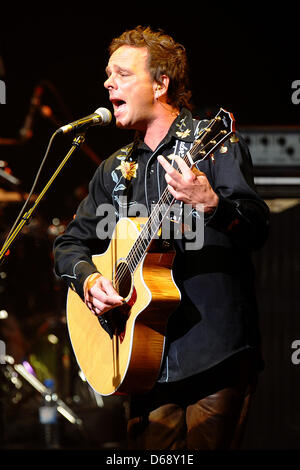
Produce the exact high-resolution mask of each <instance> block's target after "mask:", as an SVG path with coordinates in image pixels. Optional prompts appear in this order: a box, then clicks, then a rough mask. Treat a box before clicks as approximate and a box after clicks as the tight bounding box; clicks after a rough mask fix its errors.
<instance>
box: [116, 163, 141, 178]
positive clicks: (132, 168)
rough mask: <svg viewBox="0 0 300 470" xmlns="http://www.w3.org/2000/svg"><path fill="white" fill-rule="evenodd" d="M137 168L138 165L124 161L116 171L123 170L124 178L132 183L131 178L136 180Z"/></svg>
mask: <svg viewBox="0 0 300 470" xmlns="http://www.w3.org/2000/svg"><path fill="white" fill-rule="evenodd" d="M137 168H138V163H136V162H130V161H126V160H123V161H121V164H120V165H119V166H117V167H116V170H121V173H122V176H123V177H124V178H125V179H127V180H129V181H130V180H131V178H136V170H137Z"/></svg>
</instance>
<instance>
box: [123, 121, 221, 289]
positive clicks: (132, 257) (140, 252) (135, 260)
mask: <svg viewBox="0 0 300 470" xmlns="http://www.w3.org/2000/svg"><path fill="white" fill-rule="evenodd" d="M214 120H215V121H216V120H217V119H216V118H215V119H214ZM214 120H212V121H214ZM206 129H207V128H206ZM206 129H205V130H206ZM220 134H221V132H220V131H219V133H218V134H216V135H215V136H214V139H216V138H218V136H219V135H220ZM205 135H207V132H206V133H205V134H204V135H203V136H202V139H201V142H198V143H197V144H196V145H195V146H193V147H192V149H191V151H190V152H189V153H190V155H191V156H197V154H198V151H197V150H196V149H197V148H198V147H199V146H201V144H202V141H203V138H204V137H205ZM224 138H226V136H225V137H224ZM197 140H199V139H197ZM211 140H212V139H211ZM211 140H210V141H208V142H207V143H206V144H204V145H202V148H201V150H202V151H203V150H204V149H205V147H207V145H209V144H210V143H211ZM221 142H222V140H220V142H218V144H220V143H221ZM211 150H212V149H211ZM207 156H208V154H206V155H205V156H204V157H203V159H202V160H204V159H205V158H207ZM183 160H184V161H185V163H187V164H189V165H190V167H191V166H192V164H191V162H190V160H189V158H188V154H186V155H185V156H184V157H183ZM179 171H180V170H179ZM170 196H171V198H172V195H171V194H170V192H169V190H168V188H166V189H165V191H164V192H163V194H162V196H161V198H160V200H159V202H158V203H157V204H156V206H155V208H154V209H153V211H152V213H151V214H150V216H149V218H148V220H147V223H146V224H145V226H144V228H143V229H142V231H141V233H140V235H139V237H138V239H137V240H136V242H135V244H134V245H133V247H132V248H131V250H130V251H129V253H128V255H127V257H126V262H123V263H122V264H123V266H121V269H120V270H119V271H118V270H117V272H116V281H117V283H118V284H121V282H122V280H123V279H124V278H125V279H128V278H129V276H131V274H133V272H134V271H135V270H136V268H137V266H138V265H139V263H140V261H141V259H142V257H143V256H144V254H145V252H146V249H147V247H148V246H149V244H150V243H151V241H152V239H153V235H152V236H151V238H150V239H149V238H148V239H147V238H146V235H147V234H146V233H145V232H148V237H149V232H150V235H151V231H150V228H151V224H152V225H154V223H156V224H157V223H158V226H157V227H156V228H155V230H152V233H154V234H155V233H156V232H157V230H158V229H159V227H160V225H161V223H162V221H157V216H158V215H159V214H160V207H161V202H168V209H167V211H166V213H165V214H164V216H163V217H162V220H163V219H164V217H165V216H166V215H167V212H168V210H169V208H170V204H171V205H172V204H173V202H174V200H175V198H173V199H172V201H171V203H170V201H168V199H169V198H170ZM152 219H154V220H153V221H152ZM148 226H149V227H148ZM128 270H129V271H130V274H129V273H128Z"/></svg>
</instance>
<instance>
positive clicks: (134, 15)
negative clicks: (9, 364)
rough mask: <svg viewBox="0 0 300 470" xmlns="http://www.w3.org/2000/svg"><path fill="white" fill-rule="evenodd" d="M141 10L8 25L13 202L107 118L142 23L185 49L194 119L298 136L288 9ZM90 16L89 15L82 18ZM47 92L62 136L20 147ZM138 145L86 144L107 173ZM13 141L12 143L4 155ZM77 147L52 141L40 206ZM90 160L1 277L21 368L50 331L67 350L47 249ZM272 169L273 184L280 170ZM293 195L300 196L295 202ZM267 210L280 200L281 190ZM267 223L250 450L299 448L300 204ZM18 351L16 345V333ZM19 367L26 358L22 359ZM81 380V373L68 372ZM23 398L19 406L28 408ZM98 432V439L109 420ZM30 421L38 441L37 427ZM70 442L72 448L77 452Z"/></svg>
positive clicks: (41, 121)
mask: <svg viewBox="0 0 300 470" xmlns="http://www.w3.org/2000/svg"><path fill="white" fill-rule="evenodd" d="M139 5H140V4H138V3H135V2H130V3H128V4H125V5H124V6H122V7H120V6H119V5H115V4H113V3H111V4H110V5H107V6H106V7H103V6H102V4H101V7H99V10H97V11H94V12H93V11H91V10H89V14H87V15H86V14H81V13H80V14H79V13H78V14H77V15H73V14H71V13H70V12H69V11H64V10H60V11H61V14H60V15H50V14H48V13H46V12H45V13H46V14H45V15H39V16H37V15H33V14H29V12H28V11H26V9H25V8H24V14H23V12H21V11H20V10H19V9H18V15H14V14H12V13H10V14H3V17H2V18H1V28H0V57H2V61H3V65H4V70H2V76H0V78H1V79H2V80H4V81H5V84H6V93H7V96H6V104H5V105H2V106H0V160H4V161H6V162H7V163H8V166H9V168H10V169H11V171H12V174H13V175H14V176H16V177H17V178H18V179H20V181H21V185H20V187H13V186H12V185H8V183H7V182H6V181H4V180H3V181H2V180H1V186H2V187H3V188H5V189H6V190H7V191H16V192H18V191H20V190H22V191H29V189H30V187H31V185H32V183H33V180H34V177H35V175H36V172H37V170H38V167H39V165H40V163H41V160H42V157H43V155H44V153H45V150H46V147H47V145H48V142H49V139H50V136H51V135H52V133H53V132H54V131H55V129H56V128H57V125H62V124H66V123H68V122H70V121H72V120H74V119H78V118H80V117H83V116H85V115H87V114H90V113H92V112H94V110H95V109H97V108H98V107H100V106H103V107H108V108H110V103H109V101H108V99H107V94H106V91H105V90H104V88H103V82H104V80H105V73H104V69H105V66H106V64H107V60H108V55H107V47H108V45H109V43H110V41H111V39H112V38H113V37H114V36H117V35H119V34H121V33H122V32H123V31H124V30H125V29H130V28H132V27H134V26H136V25H138V24H142V25H151V26H152V27H154V28H162V29H163V30H165V31H166V32H167V33H169V34H171V35H172V36H173V37H174V38H175V39H176V40H177V41H178V42H181V43H183V44H184V45H185V46H186V49H187V52H188V56H189V60H190V68H191V86H192V91H193V97H194V103H195V106H196V110H197V113H198V114H200V115H203V116H205V115H207V114H209V113H210V112H214V110H216V109H218V108H219V107H220V106H222V107H224V108H225V109H228V110H230V111H231V112H232V113H233V114H234V116H235V119H236V121H237V126H238V127H239V126H243V127H247V126H253V125H255V126H257V125H258V126H262V127H264V126H265V127H267V126H270V125H271V126H298V125H299V111H300V105H298V106H297V105H294V104H293V103H292V101H291V94H292V89H291V84H292V82H293V81H294V80H296V79H299V78H300V77H299V66H298V56H299V51H297V49H298V43H297V34H298V25H297V14H296V12H295V11H293V10H292V9H290V10H289V9H288V8H286V9H285V11H283V8H282V7H281V8H280V7H279V6H273V7H272V11H271V10H270V11H261V9H260V8H259V6H258V5H255V4H253V3H247V4H241V3H239V4H236V5H235V4H234V3H231V4H229V5H227V6H226V8H225V7H224V8H220V7H215V8H208V7H207V8H204V7H203V6H201V5H200V7H199V6H198V4H197V3H194V2H175V3H170V4H169V5H168V4H166V2H164V5H163V6H162V5H161V3H151V4H149V5H146V6H143V8H141V7H140V6H139ZM41 8H45V10H46V9H48V7H44V6H43V7H41ZM82 10H84V8H83V7H82V6H81V8H80V12H81V11H82ZM0 73H1V69H0ZM41 84H42V86H43V92H42V96H41V105H42V106H48V107H50V109H51V110H52V113H53V115H54V116H55V118H56V119H57V123H56V124H55V123H54V122H53V121H52V120H51V119H49V118H45V117H43V116H42V115H41V113H40V109H37V110H36V111H35V114H34V118H33V122H32V132H33V135H32V136H31V137H30V138H27V139H25V140H23V141H22V140H21V139H20V129H21V128H22V127H23V125H24V121H25V118H26V116H27V115H28V112H29V108H30V102H31V98H32V96H33V93H34V90H35V89H36V87H37V86H38V85H41ZM131 138H132V134H131V133H130V132H128V131H120V130H117V129H116V128H115V127H114V125H113V124H111V125H110V126H108V127H106V128H101V127H96V128H91V129H89V131H88V133H87V140H86V143H87V145H88V146H89V150H90V152H92V153H93V155H94V156H96V159H98V161H101V160H102V159H104V158H106V157H107V156H108V155H110V154H111V153H112V152H113V151H115V150H116V149H118V148H119V147H120V146H122V145H123V144H124V143H127V142H128V141H129V140H131ZM1 139H2V144H1ZM4 139H13V141H12V142H10V144H9V142H6V144H5V142H4ZM70 145H71V138H70V137H69V136H63V137H59V138H57V140H55V142H54V144H53V147H52V149H51V152H50V154H49V157H48V160H47V164H46V166H45V168H44V170H43V172H42V175H41V179H40V180H39V183H38V186H37V188H36V191H35V192H36V193H38V192H39V191H40V190H41V188H42V187H43V185H44V184H45V182H46V181H47V180H48V179H49V177H50V176H51V174H52V173H53V171H54V169H55V168H56V166H57V164H58V163H59V162H60V161H61V160H62V157H63V156H64V155H65V154H66V152H67V151H68V149H69V148H70ZM90 152H89V154H88V152H87V151H84V150H83V149H80V150H79V151H78V152H77V153H76V154H75V155H73V156H72V158H71V160H70V161H69V162H68V164H67V166H66V167H65V168H64V170H63V171H62V173H61V174H60V175H59V177H58V179H57V180H56V181H55V183H54V185H53V186H52V187H51V189H50V190H49V192H48V193H47V196H46V198H45V200H43V201H42V203H41V204H40V206H39V209H38V211H37V213H36V215H35V217H34V219H33V221H32V224H30V226H29V228H28V227H26V228H25V230H24V232H23V233H22V235H21V236H20V239H19V240H18V241H17V242H16V244H15V245H14V246H13V248H12V250H11V255H10V257H9V260H7V262H6V263H5V266H4V268H3V272H4V273H5V278H4V280H2V282H3V285H2V287H1V302H2V305H3V306H1V305H0V307H1V308H6V309H7V310H8V311H9V314H10V318H12V319H14V321H15V323H16V325H15V330H16V331H19V329H20V331H21V334H22V335H23V340H22V341H23V342H24V344H23V343H22V341H21V340H20V342H21V343H22V347H21V346H20V350H21V351H22V348H23V352H24V354H25V356H26V355H27V356H28V355H30V354H32V352H33V351H34V352H35V354H36V355H37V356H39V355H40V357H41V355H42V353H41V349H43V347H41V346H40V338H41V337H43V334H46V333H47V332H49V331H58V335H59V336H60V338H62V341H63V342H65V343H66V344H67V343H68V339H67V337H66V332H65V326H64V314H65V312H64V299H65V289H64V286H63V285H62V284H61V282H60V281H58V280H57V279H55V278H54V276H53V272H52V255H51V247H52V243H53V239H54V235H55V227H57V226H53V218H58V219H59V221H60V222H59V223H60V224H61V225H62V227H63V226H64V224H66V223H67V222H68V221H69V220H70V218H71V217H72V214H73V212H74V211H75V209H76V206H77V204H78V201H79V200H80V199H81V197H82V196H83V195H84V193H85V190H86V185H87V183H88V181H89V179H90V178H91V176H92V175H93V173H94V171H95V169H96V167H97V163H96V161H95V160H93V159H92V158H91V157H90V156H89V155H90ZM269 170H270V173H271V172H272V169H271V168H270V169H269ZM267 171H268V170H267ZM295 171H297V169H296V170H295ZM258 189H259V188H258ZM281 196H282V194H281ZM293 196H294V197H296V198H297V197H299V195H298V194H297V191H296V192H295V194H294V195H293ZM283 197H284V194H283ZM269 198H276V191H274V194H270V195H269ZM0 204H1V232H2V237H4V235H5V233H7V230H8V229H9V228H10V227H11V225H12V223H13V221H14V218H15V217H16V215H17V213H18V210H19V209H20V205H19V204H18V203H8V202H6V201H2V202H1V201H0ZM271 217H272V220H271V222H272V224H271V228H272V230H271V234H270V238H269V241H268V243H267V245H266V247H265V248H264V250H262V252H261V253H257V254H255V256H254V260H255V264H256V267H257V290H258V300H259V305H260V310H261V327H262V336H263V348H264V355H265V359H266V369H265V372H264V373H263V374H262V378H261V381H260V384H259V387H258V391H257V394H256V398H255V400H254V404H253V408H252V411H251V414H250V421H249V427H248V431H247V434H246V439H245V444H244V447H245V448H246V449H249V448H250V449H299V448H300V444H299V442H300V439H299V437H300V410H299V404H298V402H297V394H298V393H299V390H300V383H299V373H300V369H299V368H300V365H299V366H298V367H297V365H294V364H292V362H291V353H292V350H291V343H292V341H293V340H295V339H300V321H299V319H298V317H299V307H298V299H299V295H298V288H297V285H298V279H299V271H300V266H299V248H298V240H297V230H298V226H299V222H298V221H299V206H298V205H297V203H296V204H295V205H294V206H293V207H292V208H291V209H288V210H286V211H284V212H283V213H280V214H278V213H272V215H271ZM53 230H54V232H53ZM45 299H47V300H46V301H45ZM4 330H5V328H4ZM16 334H17V333H15V335H16ZM12 338H13V341H12V342H13V343H14V344H16V341H15V340H14V335H13V334H12ZM7 344H9V342H7ZM9 352H10V351H9ZM48 352H49V351H48ZM14 354H16V356H18V353H17V352H15V353H14ZM43 354H44V353H43ZM21 356H22V352H21V353H20V357H21ZM46 356H47V353H46ZM71 356H72V354H70V355H69V359H70V358H71ZM43 357H44V356H43ZM60 358H61V352H55V354H54V361H55V360H57V362H60ZM43 360H45V361H46V362H47V359H41V362H43ZM70 361H71V362H72V358H71V359H70ZM49 367H50V366H49ZM72 367H73V368H75V365H74V364H73V365H72V366H71V370H72ZM55 373H56V374H57V375H59V372H57V371H56V372H55ZM71 375H72V373H71ZM72 380H73V376H72ZM72 380H71V382H72ZM69 382H70V381H68V384H66V383H65V381H63V385H64V387H66V388H68V387H70V383H69ZM72 383H73V382H72ZM5 390H6V389H5ZM68 390H69V389H68ZM9 393H12V394H13V393H14V392H12V391H10V392H9ZM9 393H8V392H7V391H6V392H5V397H4V401H5V400H8V405H7V406H8V409H9V410H10V412H11V413H12V415H14V413H15V408H14V407H13V406H12V405H11V400H10V396H9ZM28 393H29V395H30V392H28ZM62 393H66V394H67V393H68V391H67V392H66V391H64V392H62ZM25 395H26V394H25ZM83 395H84V394H82V401H81V403H82V407H83V408H84V409H85V411H84V413H85V414H84V417H85V419H86V421H87V422H88V423H89V424H88V427H90V428H92V427H93V426H94V421H93V420H92V419H91V416H90V415H89V413H90V412H91V405H90V404H88V403H89V401H88V400H87V399H86V397H85V396H83ZM25 398H26V396H25ZM25 398H24V399H23V401H22V400H21V404H22V403H23V402H24V401H25V402H26V400H25ZM26 403H27V402H26ZM26 403H25V404H26ZM23 404H24V403H23ZM113 404H116V407H115V408H114V407H111V405H112V403H111V401H108V402H107V403H106V406H104V409H105V410H106V412H108V414H109V413H110V411H111V409H113V408H114V409H115V410H116V409H117V410H118V409H119V408H118V407H119V401H118V402H116V403H113ZM11 408H13V410H11ZM86 410H87V411H86ZM107 410H108V411H107ZM101 413H103V410H102V411H101ZM92 414H93V413H92ZM121 414H122V413H121ZM34 416H35V415H34ZM93 416H94V415H93ZM111 416H112V415H111ZM99 419H100V427H101V426H102V424H101V420H102V419H103V415H102V414H101V416H100V418H99ZM105 419H106V418H105ZM122 419H123V418H120V416H119V415H118V416H117V418H116V421H115V423H116V424H115V427H116V428H118V431H116V434H117V436H112V437H109V438H108V439H109V440H110V441H114V440H117V441H118V442H119V441H122V436H121V437H120V435H119V430H120V429H123V428H122V426H123V421H122ZM110 421H111V420H110ZM32 422H33V424H32V426H33V428H32V436H34V431H33V429H34V426H35V418H32ZM95 425H96V426H98V424H95ZM6 426H7V424H6ZM22 427H23V422H22V420H20V422H19V424H17V425H16V426H15V428H14V432H11V429H10V432H9V433H8V434H9V439H8V440H9V441H10V442H9V445H11V446H14V445H15V446H18V445H19V446H20V447H22V446H23V447H24V446H26V445H29V446H30V445H32V443H30V442H29V443H28V442H27V441H28V439H27V441H26V442H25V441H24V442H25V443H24V442H23V441H22V439H21V438H20V436H18V432H17V430H18V429H21V428H22ZM30 432H31V431H29V435H30ZM27 434H28V433H27ZM92 435H93V434H92ZM103 440H105V439H104V438H102V440H101V439H100V441H95V440H93V438H92V437H91V435H90V436H88V437H87V438H86V442H88V443H87V444H86V445H87V446H90V447H93V446H95V447H97V446H99V445H100V446H101V445H102V444H103ZM29 441H30V439H29ZM70 442H71V444H70ZM72 442H73V441H72V439H71V438H70V440H69V441H68V445H72Z"/></svg>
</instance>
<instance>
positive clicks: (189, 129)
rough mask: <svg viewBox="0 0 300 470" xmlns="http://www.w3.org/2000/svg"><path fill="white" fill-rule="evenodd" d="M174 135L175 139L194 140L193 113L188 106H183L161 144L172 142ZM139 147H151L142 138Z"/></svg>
mask: <svg viewBox="0 0 300 470" xmlns="http://www.w3.org/2000/svg"><path fill="white" fill-rule="evenodd" d="M172 137H175V139H177V140H181V141H183V142H194V140H195V136H194V125H193V116H192V113H191V112H190V111H189V110H188V109H187V108H182V110H181V112H180V114H179V115H178V116H177V118H176V119H175V121H174V122H173V123H172V124H171V127H170V129H169V131H168V133H167V135H166V136H165V137H164V139H163V140H162V141H161V143H160V144H159V146H161V145H163V144H167V143H168V142H170V140H171V139H172ZM137 148H139V149H148V150H149V147H148V146H147V145H146V144H145V143H144V142H143V141H142V140H140V142H139V144H138V146H137Z"/></svg>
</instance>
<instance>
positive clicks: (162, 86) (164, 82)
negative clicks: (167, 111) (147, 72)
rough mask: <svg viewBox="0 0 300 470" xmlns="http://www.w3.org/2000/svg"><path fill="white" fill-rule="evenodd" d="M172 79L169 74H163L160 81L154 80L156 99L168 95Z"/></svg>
mask: <svg viewBox="0 0 300 470" xmlns="http://www.w3.org/2000/svg"><path fill="white" fill-rule="evenodd" d="M169 83H170V79H169V77H168V76H167V75H161V77H160V83H158V82H156V81H155V82H154V96H155V99H157V100H158V99H159V98H162V97H164V96H165V97H166V96H167V93H168V87H169Z"/></svg>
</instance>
